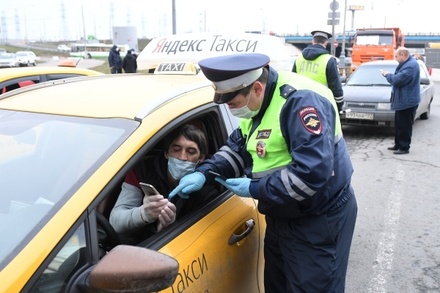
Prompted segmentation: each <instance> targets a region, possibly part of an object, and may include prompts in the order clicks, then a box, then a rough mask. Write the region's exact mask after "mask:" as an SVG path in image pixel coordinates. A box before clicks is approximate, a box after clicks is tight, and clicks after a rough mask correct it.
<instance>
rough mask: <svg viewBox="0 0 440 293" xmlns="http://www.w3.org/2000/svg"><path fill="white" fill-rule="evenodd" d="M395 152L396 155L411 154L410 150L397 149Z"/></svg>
mask: <svg viewBox="0 0 440 293" xmlns="http://www.w3.org/2000/svg"><path fill="white" fill-rule="evenodd" d="M388 149H390V148H388ZM393 154H395V155H404V154H409V150H397V151H395V152H393Z"/></svg>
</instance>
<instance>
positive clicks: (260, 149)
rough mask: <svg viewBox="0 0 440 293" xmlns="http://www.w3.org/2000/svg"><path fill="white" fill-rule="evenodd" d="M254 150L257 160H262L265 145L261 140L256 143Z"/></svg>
mask: <svg viewBox="0 0 440 293" xmlns="http://www.w3.org/2000/svg"><path fill="white" fill-rule="evenodd" d="M256 150H257V156H258V157H259V158H264V157H265V156H266V144H265V143H264V142H262V141H261V140H260V141H258V142H257V148H256Z"/></svg>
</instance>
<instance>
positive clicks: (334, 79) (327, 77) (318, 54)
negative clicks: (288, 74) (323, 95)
mask: <svg viewBox="0 0 440 293" xmlns="http://www.w3.org/2000/svg"><path fill="white" fill-rule="evenodd" d="M312 36H313V38H312V45H310V46H308V47H306V48H305V49H304V50H303V51H302V53H301V54H300V55H299V56H298V57H297V58H296V59H295V63H294V64H293V68H292V71H293V72H296V73H299V74H301V75H304V76H307V77H310V78H311V79H313V80H316V81H317V82H319V83H321V84H323V85H325V86H328V88H329V89H330V90H331V91H332V93H333V97H334V98H335V100H336V105H337V106H338V111H339V112H340V111H342V104H343V103H344V92H343V90H342V83H341V79H340V77H339V71H338V64H337V63H336V59H335V58H333V56H332V55H330V52H329V51H327V49H326V46H327V44H328V40H329V39H330V38H331V37H332V35H331V34H329V33H327V32H325V31H312Z"/></svg>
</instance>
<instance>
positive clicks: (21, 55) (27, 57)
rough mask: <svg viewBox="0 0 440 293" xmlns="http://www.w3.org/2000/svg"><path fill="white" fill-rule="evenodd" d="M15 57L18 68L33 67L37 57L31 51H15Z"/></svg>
mask: <svg viewBox="0 0 440 293" xmlns="http://www.w3.org/2000/svg"><path fill="white" fill-rule="evenodd" d="M15 57H16V61H17V64H18V66H35V65H37V56H36V55H35V53H34V52H32V51H17V52H15Z"/></svg>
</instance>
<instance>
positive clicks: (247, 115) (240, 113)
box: [229, 93, 260, 119]
mask: <svg viewBox="0 0 440 293" xmlns="http://www.w3.org/2000/svg"><path fill="white" fill-rule="evenodd" d="M250 100H251V93H249V95H248V102H247V104H246V105H244V106H243V107H241V108H233V109H229V111H231V114H232V115H234V116H235V117H238V118H243V119H251V118H252V117H255V115H257V114H258V112H260V109H258V110H255V111H252V110H251V109H249V107H248V105H249V101H250Z"/></svg>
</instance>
